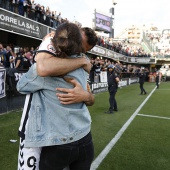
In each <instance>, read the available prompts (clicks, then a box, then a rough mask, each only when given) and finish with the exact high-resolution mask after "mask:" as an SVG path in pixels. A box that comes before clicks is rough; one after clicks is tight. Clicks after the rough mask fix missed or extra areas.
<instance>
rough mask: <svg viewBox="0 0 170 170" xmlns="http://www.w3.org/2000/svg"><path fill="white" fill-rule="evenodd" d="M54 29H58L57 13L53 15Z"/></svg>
mask: <svg viewBox="0 0 170 170" xmlns="http://www.w3.org/2000/svg"><path fill="white" fill-rule="evenodd" d="M53 15H54V16H53V28H54V29H56V28H57V11H54V14H53Z"/></svg>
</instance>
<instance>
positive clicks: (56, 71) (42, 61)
mask: <svg viewBox="0 0 170 170" xmlns="http://www.w3.org/2000/svg"><path fill="white" fill-rule="evenodd" d="M36 63H37V73H38V75H39V76H42V77H45V76H60V75H64V74H66V73H68V72H71V71H73V70H75V69H77V68H80V67H83V68H84V69H85V70H86V71H87V72H90V69H91V63H90V60H87V59H86V58H85V57H81V58H76V59H66V58H57V57H54V56H52V55H51V54H48V53H38V54H37V55H36Z"/></svg>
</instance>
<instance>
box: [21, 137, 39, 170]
mask: <svg viewBox="0 0 170 170" xmlns="http://www.w3.org/2000/svg"><path fill="white" fill-rule="evenodd" d="M24 142H25V140H22V138H20V145H19V153H18V170H39V161H40V154H41V148H25V147H24Z"/></svg>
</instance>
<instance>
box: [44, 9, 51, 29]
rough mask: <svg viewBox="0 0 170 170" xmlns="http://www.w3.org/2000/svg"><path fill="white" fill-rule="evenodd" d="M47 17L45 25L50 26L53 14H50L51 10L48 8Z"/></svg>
mask: <svg viewBox="0 0 170 170" xmlns="http://www.w3.org/2000/svg"><path fill="white" fill-rule="evenodd" d="M45 15H46V21H45V25H47V26H50V24H51V21H50V19H51V12H50V8H49V7H48V6H47V7H46V11H45Z"/></svg>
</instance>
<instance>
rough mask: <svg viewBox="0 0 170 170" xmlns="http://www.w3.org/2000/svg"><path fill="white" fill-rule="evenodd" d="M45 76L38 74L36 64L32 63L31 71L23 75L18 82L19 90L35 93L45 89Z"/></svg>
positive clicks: (25, 92) (24, 92)
mask: <svg viewBox="0 0 170 170" xmlns="http://www.w3.org/2000/svg"><path fill="white" fill-rule="evenodd" d="M43 86H44V78H43V77H40V76H38V75H37V72H36V66H35V65H32V66H31V68H30V69H29V71H28V72H27V73H25V74H23V75H22V77H21V78H20V80H19V81H18V83H17V90H18V92H20V93H21V94H29V93H34V92H36V91H38V90H40V89H43Z"/></svg>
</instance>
